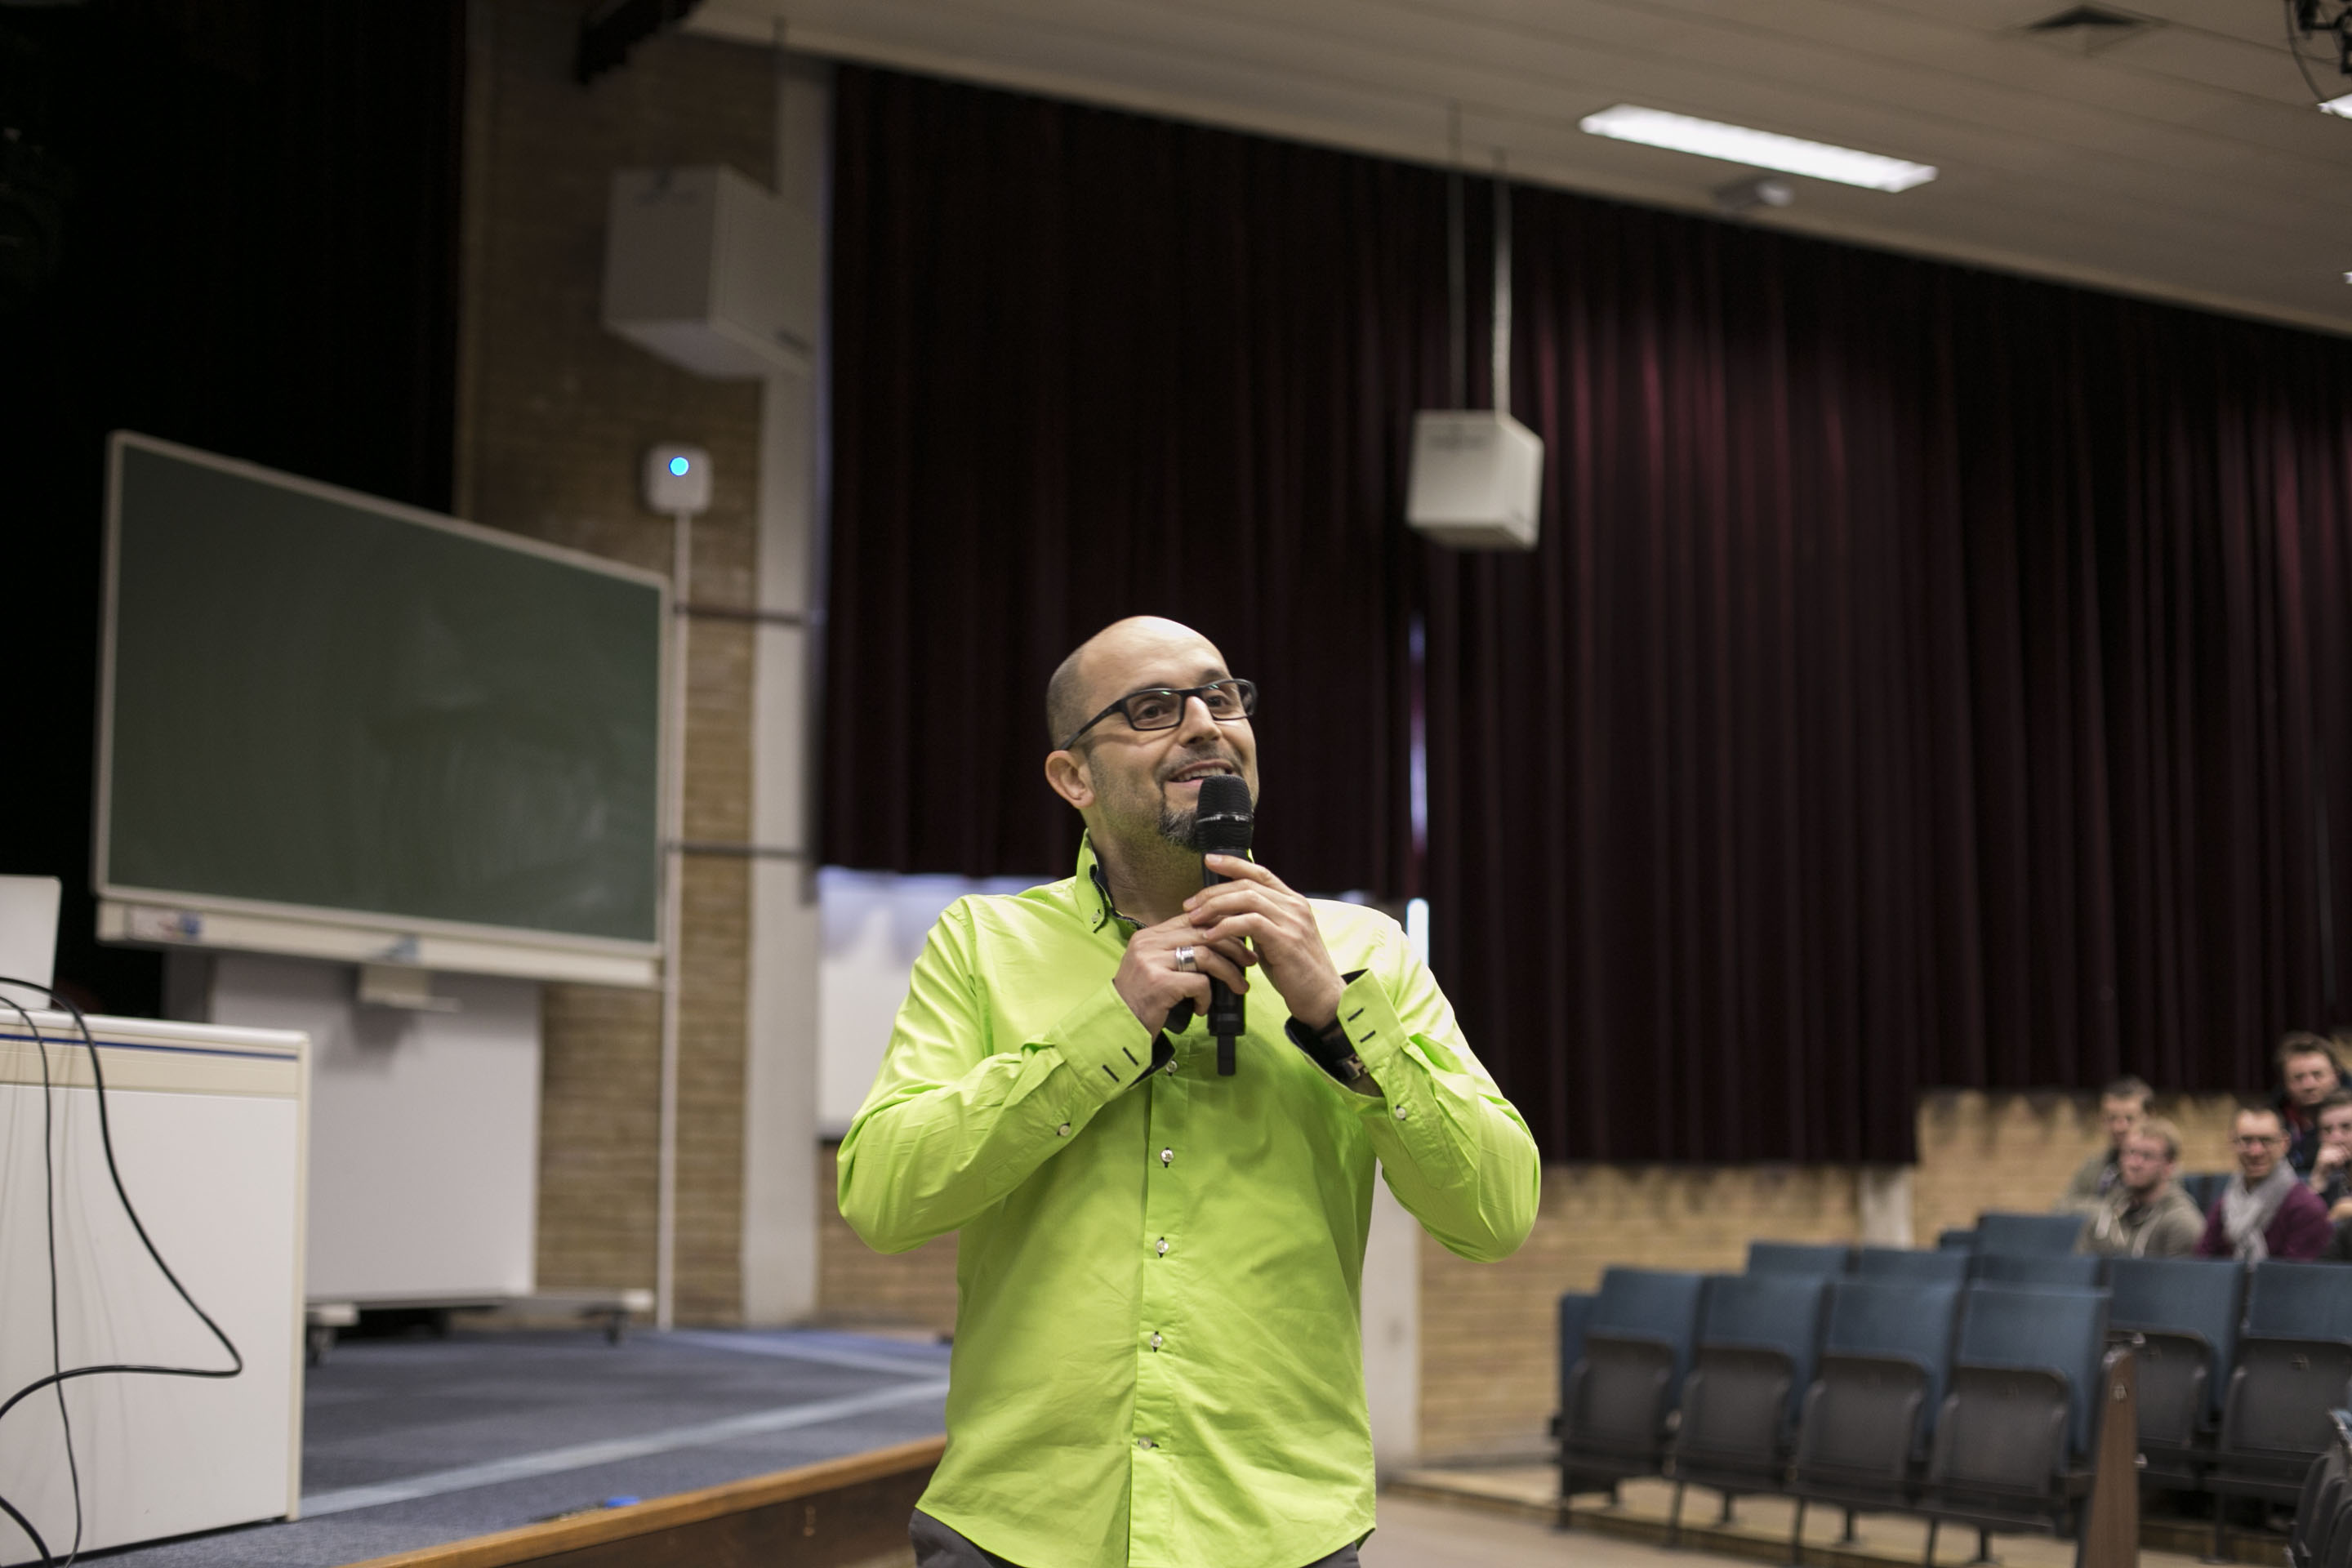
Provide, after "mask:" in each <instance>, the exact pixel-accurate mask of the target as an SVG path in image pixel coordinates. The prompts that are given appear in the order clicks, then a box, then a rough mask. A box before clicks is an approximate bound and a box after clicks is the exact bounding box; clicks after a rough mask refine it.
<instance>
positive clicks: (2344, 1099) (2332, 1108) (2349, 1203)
mask: <svg viewBox="0 0 2352 1568" xmlns="http://www.w3.org/2000/svg"><path fill="white" fill-rule="evenodd" d="M2308 1179H2309V1181H2310V1184H2311V1190H2312V1191H2313V1192H2315V1193H2317V1194H2319V1201H2320V1202H2321V1203H2323V1204H2326V1205H2327V1217H2328V1218H2329V1219H2331V1220H2339V1221H2340V1220H2346V1219H2352V1092H2347V1091H2346V1090H2344V1089H2337V1090H2336V1092H2335V1093H2334V1094H2331V1095H2329V1096H2328V1097H2327V1098H2326V1100H2321V1101H2320V1102H2319V1153H2318V1156H2317V1157H2316V1158H2315V1159H2314V1160H2313V1161H2312V1163H2311V1175H2310V1177H2309V1178H2308Z"/></svg>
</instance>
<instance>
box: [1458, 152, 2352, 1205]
mask: <svg viewBox="0 0 2352 1568" xmlns="http://www.w3.org/2000/svg"><path fill="white" fill-rule="evenodd" d="M1517 218H1518V234H1519V243H1518V247H1517V256H1518V265H1519V268H1520V286H1519V290H1518V293H1519V300H1520V312H1521V320H1522V321H1524V323H1525V338H1524V341H1523V346H1522V348H1521V350H1520V355H1521V360H1520V374H1519V375H1518V376H1517V378H1516V379H1517V404H1518V405H1519V408H1520V412H1521V415H1522V416H1523V417H1524V418H1526V419H1527V420H1528V422H1529V423H1530V424H1531V425H1533V426H1535V427H1536V428H1537V429H1538V432H1539V433H1540V434H1541V435H1542V436H1543V437H1544V438H1545V440H1546V443H1547V447H1548V456H1549V465H1550V466H1549V470H1548V473H1547V489H1548V498H1547V515H1546V521H1545V536H1544V540H1543V544H1542V547H1541V548H1540V549H1539V550H1538V552H1536V554H1535V555H1534V557H1533V558H1532V559H1526V558H1520V559H1506V558H1498V557H1477V556H1445V555H1441V554H1437V553H1435V552H1433V554H1432V556H1431V560H1430V574H1429V578H1428V601H1427V603H1428V615H1429V624H1430V637H1429V648H1430V653H1429V674H1428V679H1429V696H1428V713H1429V723H1430V738H1431V744H1430V769H1431V795H1432V802H1433V814H1434V820H1433V824H1432V827H1431V834H1430V839H1431V854H1430V861H1429V866H1430V878H1431V884H1432V892H1431V897H1432V899H1433V905H1434V908H1435V910H1436V928H1435V930H1436V939H1437V948H1438V953H1437V962H1438V967H1439V972H1440V973H1441V975H1442V976H1443V977H1444V980H1445V982H1446V984H1447V985H1448V988H1449V990H1450V992H1451V993H1452V994H1453V996H1454V1000H1455V1003H1456V1005H1457V1006H1458V1007H1459V1008H1460V1010H1461V1012H1462V1014H1463V1016H1464V1018H1465V1023H1466V1024H1468V1025H1469V1026H1470V1031H1471V1037H1472V1038H1473V1039H1474V1040H1475V1041H1476V1042H1477V1043H1478V1046H1479V1048H1480V1051H1481V1053H1482V1055H1483V1057H1484V1058H1485V1059H1486V1061H1487V1062H1488V1063H1489V1064H1490V1065H1492V1066H1493V1067H1494V1068H1495V1069H1496V1074H1497V1076H1498V1078H1500V1079H1502V1081H1503V1082H1504V1083H1505V1084H1506V1085H1507V1087H1508V1089H1510V1091H1511V1093H1512V1096H1513V1098H1514V1100H1516V1102H1517V1104H1518V1105H1519V1107H1520V1108H1521V1110H1523V1111H1524V1112H1525V1113H1526V1114H1527V1115H1528V1120H1529V1121H1530V1122H1531V1123H1533V1124H1534V1125H1535V1126H1536V1127H1537V1129H1538V1136H1539V1138H1540V1139H1541V1141H1542V1142H1543V1143H1544V1145H1545V1147H1546V1149H1547V1150H1548V1151H1549V1152H1551V1153H1552V1154H1554V1155H1557V1156H1566V1157H1575V1158H1605V1159H1618V1160H1641V1159H1659V1158H1664V1159H1683V1160H1738V1159H1772V1158H1799V1159H1853V1160H1886V1161H1899V1160H1906V1159H1908V1158H1910V1157H1911V1156H1912V1152H1913V1148H1912V1145H1913V1122H1912V1105H1913V1103H1914V1095H1915V1092H1916V1089H1919V1088H1921V1087H1925V1086H1934V1085H1967V1086H2005V1087H2026V1086H2039V1085H2055V1086H2065V1087H2074V1088H2087V1087H2092V1086H2095V1085H2096V1084H2098V1083H2100V1082H2102V1081H2104V1080H2105V1079H2108V1078H2110V1077H2113V1076H2115V1075H2116V1074H2117V1073H2119V1072H2124V1071H2132V1072H2138V1073H2141V1074H2143V1075H2145V1076H2147V1078H2149V1079H2151V1080H2153V1081H2154V1082H2156V1083H2158V1084H2159V1085H2161V1086H2164V1087H2167V1088H2182V1089H2254V1088H2258V1087H2260V1086H2261V1085H2262V1084H2263V1082H2264V1079H2265V1078H2266V1067H2265V1062H2264V1058H2265V1057H2266V1053H2267V1049H2268V1045H2269V1042H2270V1041H2271V1040H2273V1039H2274V1038H2275V1037H2276V1036H2277V1034H2278V1033H2279V1031H2280V1030H2281V1029H2283V1028H2284V1027H2287V1026H2294V1025H2305V1024H2316V1023H2320V1022H2324V1021H2327V1020H2330V1019H2332V1018H2334V1017H2336V1016H2341V1009H2340V1002H2339V998H2338V994H2337V992H2336V984H2337V982H2336V979H2335V978H2334V976H2335V975H2337V974H2340V973H2342V971H2343V967H2344V964H2345V963H2346V960H2347V957H2352V951H2347V946H2346V943H2345V942H2344V941H2343V939H2342V937H2341V935H2340V933H2336V932H2331V931H2330V921H2331V918H2332V916H2331V911H2330V910H2329V908H2328V902H2327V900H2328V897H2329V889H2331V888H2332V889H2335V892H2336V898H2337V899H2338V900H2341V896H2342V892H2343V889H2346V888H2347V887H2352V875H2347V873H2352V860H2347V854H2346V851H2345V848H2344V846H2343V838H2344V837H2345V832H2344V828H2343V826H2340V825H2343V824H2345V823H2346V822H2347V818H2352V795H2347V776H2346V773H2347V768H2346V763H2347V759H2346V756H2345V751H2346V746H2345V742H2346V738H2347V703H2346V699H2347V696H2352V692H2347V676H2352V666H2347V642H2346V637H2345V634H2344V629H2343V626H2342V621H2343V616H2344V610H2345V607H2346V606H2347V605H2352V580H2347V575H2346V573H2347V562H2346V546H2347V518H2352V511H2348V510H2347V504H2346V502H2347V475H2346V461H2347V450H2352V448H2347V441H2346V437H2347V433H2352V432H2347V416H2346V410H2347V408H2352V352H2347V345H2345V344H2343V343H2340V342H2335V341H2332V340H2323V339H2319V338H2315V337H2312V336H2309V335H2306V334H2299V333H2294V332H2290V331H2280V330H2274V329H2271V328H2266V327H2261V326H2256V325H2251V324H2247V323H2242V322H2235V321H2224V320H2221V319H2217V318H2213V317H2210V316H2204V315H2200V314H2196V313H2193V312H2189V311H2183V310H2170V309H2165V308H2161V307H2157V306H2152V305H2147V304H2143V303H2137V302H2133V301H2127V300H2119V299H2115V298H2112V297H2107V296H2101V295H2096V294H2092V293H2088V292H2084V291H2079V290H2073V289H2062V288H2057V287H2053V286H2050V285H2044V284H2037V283H2032V282H2026V281H2022V280H2017V279H2004V278H2000V277H1994V276H1990V275H1987V274H1982V273H1977V272H1971V271H1968V270H1965V269H1960V268H1949V267H1942V266H1937V265H1931V264H1927V263H1923V262H1917V261H1910V260H1905V259H1901V258H1893V257H1887V256H1882V255H1875V254H1872V253H1868V252H1863V251H1859V250H1853V249H1849V248H1844V247H1832V246H1828V245H1823V244H1820V243H1816V242H1809V241H1803V240H1797V239H1791V238H1788V237H1781V236H1776V235H1772V234H1769V233H1765V232H1761V231H1758V230H1752V229H1745V228H1740V227H1736V226H1728V225H1724V224H1717V223H1711V222H1705V221H1700V220H1696V219H1691V218H1685V217H1679V216H1669V215H1664V214H1657V213H1648V212H1643V211H1640V210H1634V209H1627V208H1623V207H1618V206H1613V205H1606V204H1601V203H1595V202H1590V201H1583V200H1579V199H1576V198H1573V197H1569V196H1565V195H1557V194H1546V193H1523V194H1522V195H1520V197H1519V199H1518V201H1517ZM2331 814H2332V816H2331ZM2331 819H2332V820H2333V821H2334V822H2336V824H2338V825H2339V826H2338V828H2337V831H2336V834H2335V835H2334V837H2333V838H2332V839H2329V838H2326V836H2325V824H2326V821H2327V820H2331ZM2323 844H2326V846H2327V847H2328V852H2329V853H2330V854H2331V855H2332V857H2333V859H2332V863H2331V865H2330V867H2329V868H2327V870H2326V872H2325V873H2323V871H2322V868H2321V867H2320V864H2319V859H2320V855H2321V852H2322V847H2323ZM2340 923H2341V922H2340V920H2339V921H2336V925H2337V926H2338V927H2340Z"/></svg>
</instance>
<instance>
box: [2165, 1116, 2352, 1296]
mask: <svg viewBox="0 0 2352 1568" xmlns="http://www.w3.org/2000/svg"><path fill="white" fill-rule="evenodd" d="M2233 1142H2235V1143H2236V1145H2237V1151H2238V1173H2237V1174H2236V1175H2234V1176H2231V1178H2230V1184H2229V1185H2228V1186H2227V1187H2224V1188H2223V1189H2222V1190H2221V1197H2220V1198H2219V1199H2218V1200H2217V1201H2216V1202H2215V1203H2214V1205H2213V1208H2212V1212H2211V1213H2210V1214H2208V1215H2206V1216H2205V1234H2204V1236H2203V1237H2200V1238H2199V1240H2198V1243H2197V1252H2198V1256H2199V1257H2200V1258H2236V1259H2237V1260H2238V1261H2239V1262H2241V1263H2260V1262H2261V1261H2262V1260H2263V1259H2264V1258H2292V1259H2296V1260H2300V1261H2307V1260H2309V1259H2311V1258H2317V1257H2318V1256H2319V1255H2320V1253H2321V1251H2322V1250H2323V1249H2325V1248H2326V1246H2327V1243H2328V1240H2329V1239H2330V1237H2331V1236H2332V1234H2333V1232H2334V1230H2335V1227H2334V1226H2331V1225H2329V1224H2328V1223H2327V1209H2326V1205H2323V1204H2321V1203H2320V1201H2319V1198H2318V1195H2317V1194H2315V1193H2313V1192H2312V1190H2311V1189H2310V1188H2309V1187H2307V1186H2305V1185H2304V1184H2303V1183H2302V1182H2301V1181H2300V1180H2298V1179H2297V1178H2296V1176H2295V1173H2294V1169H2293V1168H2292V1167H2291V1166H2289V1165H2288V1164H2287V1163H2286V1160H2285V1154H2286V1127H2285V1124H2284V1122H2283V1121H2281V1120H2280V1118H2279V1113H2278V1112H2277V1111H2275V1110H2268V1109H2263V1110H2241V1111H2240V1112H2238V1121H2237V1128H2236V1137H2235V1138H2234V1140H2233Z"/></svg>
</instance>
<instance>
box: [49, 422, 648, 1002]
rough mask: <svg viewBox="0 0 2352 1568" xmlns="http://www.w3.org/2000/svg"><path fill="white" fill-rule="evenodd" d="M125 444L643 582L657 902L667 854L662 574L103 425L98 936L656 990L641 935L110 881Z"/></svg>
mask: <svg viewBox="0 0 2352 1568" xmlns="http://www.w3.org/2000/svg"><path fill="white" fill-rule="evenodd" d="M131 448H138V449H141V450H143V451H146V452H149V453H152V454H154V455H156V456H159V457H163V458H170V459H173V460H175V461H180V462H184V463H190V464H194V465H197V466H200V467H205V468H213V469H215V470H218V471H220V472H222V473H225V474H228V475H233V476H235V477H237V478H239V479H247V480H250V481H254V482H257V483H261V484H266V485H269V486H273V487H277V488H279V489H285V490H289V491H291V492H294V493H296V494H299V495H303V496H308V497H311V498H315V499H317V500H324V501H328V502H331V503H333V504H336V505H339V506H344V507H349V508H352V509H354V510H362V511H366V512H371V513H374V514H377V515H379V516H383V517H385V518H389V519H393V520H394V521H401V522H406V523H411V524H415V525H416V526H419V527H424V528H428V529H434V530H437V531H442V532H445V533H448V534H453V535H456V536H457V537H459V538H462V539H465V540H467V541H469V542H475V543H479V544H485V545H488V546H491V547H494V548H497V549H500V550H508V551H513V552H520V553H523V554H528V555H533V556H537V557H540V558H541V559H543V560H547V561H551V562H555V563H560V564H562V565H565V566H570V567H574V568H577V569H579V570H583V571H586V572H593V573H598V574H604V575H606V576H610V577H614V578H618V579H621V580H624V581H626V582H629V583H632V584H638V585H640V586H644V587H646V588H650V589H652V590H653V591H654V593H655V595H656V601H655V602H656V615H657V616H658V617H659V622H658V636H657V639H656V644H657V647H658V648H659V666H660V668H659V669H658V671H657V672H656V678H657V681H658V684H657V686H656V692H657V697H656V701H657V703H658V708H657V720H656V732H657V734H658V736H659V737H660V750H661V755H660V756H659V757H658V759H657V764H656V781H657V782H656V802H655V807H656V810H655V820H656V831H655V834H654V837H653V841H652V842H651V843H650V844H648V846H647V853H648V855H649V856H650V857H651V858H652V860H653V862H654V881H653V886H654V889H655V890H656V891H655V897H656V907H657V908H658V906H659V903H660V900H661V898H662V893H661V889H662V888H663V886H664V879H666V878H667V876H669V875H671V874H673V872H674V864H673V859H672V858H671V857H670V856H668V855H667V854H666V853H665V848H664V845H663V842H662V840H663V837H665V835H666V833H667V830H668V825H669V824H670V823H671V821H672V820H673V811H674V805H675V802H674V799H673V795H674V792H675V791H676V789H677V787H678V786H677V777H676V772H677V770H676V765H675V754H676V743H675V728H674V727H675V725H676V723H677V713H676V712H675V711H674V708H675V703H674V700H673V697H672V690H673V677H674V661H675V660H676V658H677V641H676V638H675V637H674V636H673V635H672V627H673V626H674V624H675V605H674V602H673V597H672V592H671V584H670V581H669V578H668V576H667V574H662V573H658V572H652V571H647V570H646V569H644V568H642V567H637V566H632V565H629V564H627V563H624V562H618V561H612V560H607V559H605V558H604V557H601V556H596V555H592V554H589V553H588V552H584V551H580V550H573V549H569V548H567V547H565V546H562V545H557V544H551V543H548V542H544V541H541V540H536V539H530V538H527V537H525V536H523V535H520V534H516V533H510V532H507V531H503V530H499V529H494V528H488V527H485V526H483V525H481V524H478V523H473V522H467V521H464V520H462V519H458V518H454V517H447V516H444V515H442V514H440V513H437V512H432V511H427V510H424V509H422V508H418V507H412V506H407V505H404V504H402V503H400V502H397V501H392V500H385V499H384V498H383V497H381V496H371V495H367V494H364V493H362V492H361V491H357V490H351V489H343V488H342V487H341V486H337V485H330V484H325V483H322V482H320V481H319V480H316V479H305V478H303V477H301V476H299V475H296V474H289V473H285V472H282V471H280V470H278V469H273V468H264V467H262V466H260V465H259V464H256V463H250V462H247V461H244V460H242V459H239V458H229V457H225V456H222V455H220V454H218V453H214V452H206V451H203V450H200V449H198V448H195V447H185V446H182V445H180V444H178V443H176V442H171V441H165V440H162V439H159V438H157V437H152V436H145V435H141V434H139V433H137V432H135V431H130V430H117V431H114V432H112V433H111V434H110V436H109V437H108V442H107V485H106V571H105V582H104V605H103V615H102V621H101V632H100V638H101V640H100V689H99V714H98V718H99V725H98V742H99V748H98V759H97V763H98V766H97V781H96V783H97V789H96V802H95V807H96V809H95V816H94V818H93V821H92V824H91V881H92V884H93V886H94V888H95V889H96V890H97V892H98V894H99V897H100V910H99V936H100V940H102V941H108V942H125V943H131V944H135V945H144V946H164V947H172V946H184V947H199V948H205V947H210V948H230V949H236V950H239V951H247V952H276V953H285V954H291V955H296V956H304V957H314V958H328V959H339V960H342V961H345V962H350V963H394V964H405V965H412V966H415V967H418V968H424V969H431V970H440V971H444V972H452V973H488V974H505V975H512V976H518V977H524V978H537V979H544V980H556V981H577V982H584V983H590V984H618V985H631V986H653V985H657V984H659V983H660V974H661V966H662V961H663V958H664V951H663V944H662V942H661V940H660V938H659V936H658V935H656V937H655V938H654V939H653V940H649V941H636V940H631V939H626V938H621V937H611V936H596V935H591V934H585V933H581V932H573V931H549V930H539V929H532V928H528V927H519V926H503V925H488V924H478V923H475V922H470V921H457V920H448V919H440V918H434V917H428V916H419V915H410V914H404V913H386V912H383V911H380V910H344V909H335V908H330V907H325V906H320V905H310V904H291V903H281V902H274V901H271V900H261V899H252V898H245V897H239V896H236V895H230V894H223V893H217V892H207V891H204V890H201V889H172V888H148V887H141V886H135V885H129V884H123V883H118V882H116V881H115V880H113V879H112V878H111V876H110V870H109V858H110V844H109V838H110V830H111V828H112V826H113V823H112V804H113V802H112V795H113V762H114V756H113V753H114V749H115V717H116V715H115V683H116V673H117V672H116V658H117V648H118V643H119V633H120V626H119V623H118V608H119V605H118V591H119V585H120V575H121V566H122V557H121V527H122V513H121V509H122V499H123V496H122V492H123V471H122V470H123V455H124V453H125V452H126V451H127V450H129V449H131ZM655 929H656V932H658V931H661V930H662V929H663V928H662V924H661V921H659V919H658V917H656V921H655Z"/></svg>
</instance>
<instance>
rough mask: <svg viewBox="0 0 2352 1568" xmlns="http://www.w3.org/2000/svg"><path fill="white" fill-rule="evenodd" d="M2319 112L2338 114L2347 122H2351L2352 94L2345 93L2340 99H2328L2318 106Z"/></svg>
mask: <svg viewBox="0 0 2352 1568" xmlns="http://www.w3.org/2000/svg"><path fill="white" fill-rule="evenodd" d="M2319 112H2320V113H2322V114H2338V115H2341V116H2343V117H2344V118H2345V119H2347V120H2352V92H2347V93H2346V94H2345V95H2344V96H2343V97H2341V98H2331V99H2329V100H2327V101H2326V102H2325V103H2323V104H2321V105H2320V106H2319Z"/></svg>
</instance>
